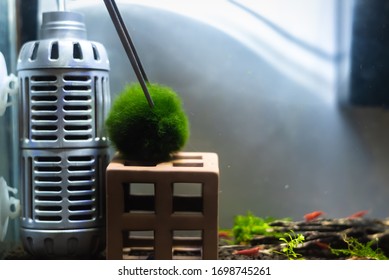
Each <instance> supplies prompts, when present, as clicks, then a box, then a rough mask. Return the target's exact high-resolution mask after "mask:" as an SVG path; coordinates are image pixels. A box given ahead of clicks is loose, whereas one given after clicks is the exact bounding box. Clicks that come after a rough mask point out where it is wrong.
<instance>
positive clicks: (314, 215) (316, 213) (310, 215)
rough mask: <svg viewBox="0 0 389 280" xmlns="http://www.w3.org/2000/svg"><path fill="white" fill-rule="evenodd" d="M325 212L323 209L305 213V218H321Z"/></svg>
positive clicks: (306, 219) (310, 219)
mask: <svg viewBox="0 0 389 280" xmlns="http://www.w3.org/2000/svg"><path fill="white" fill-rule="evenodd" d="M324 214H325V213H324V212H323V211H313V212H311V213H308V214H305V215H304V219H305V221H306V222H310V221H313V220H315V219H317V218H319V217H320V216H321V215H324Z"/></svg>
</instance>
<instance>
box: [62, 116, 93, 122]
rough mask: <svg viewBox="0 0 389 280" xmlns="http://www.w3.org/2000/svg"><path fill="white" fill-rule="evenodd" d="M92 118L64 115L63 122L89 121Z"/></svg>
mask: <svg viewBox="0 0 389 280" xmlns="http://www.w3.org/2000/svg"><path fill="white" fill-rule="evenodd" d="M91 119H92V117H91V116H90V115H66V116H65V117H64V120H65V121H69V122H72V121H90V120H91Z"/></svg>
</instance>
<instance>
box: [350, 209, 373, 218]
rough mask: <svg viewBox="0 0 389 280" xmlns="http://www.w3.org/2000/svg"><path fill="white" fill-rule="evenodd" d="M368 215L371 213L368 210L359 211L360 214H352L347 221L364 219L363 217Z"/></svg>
mask: <svg viewBox="0 0 389 280" xmlns="http://www.w3.org/2000/svg"><path fill="white" fill-rule="evenodd" d="M367 213H369V211H368V210H362V211H358V212H355V213H354V214H351V215H350V216H348V217H347V219H356V218H362V217H363V216H365V215H366V214H367Z"/></svg>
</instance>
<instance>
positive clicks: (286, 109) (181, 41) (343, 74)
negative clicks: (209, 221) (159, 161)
mask: <svg viewBox="0 0 389 280" xmlns="http://www.w3.org/2000/svg"><path fill="white" fill-rule="evenodd" d="M47 2H48V1H41V6H40V9H41V11H45V10H50V9H52V8H55V3H53V7H49V6H48V5H46V3H47ZM361 2H363V1H361ZM369 2H370V1H369ZM117 3H118V6H119V9H120V10H121V12H122V15H123V17H124V21H125V23H126V24H127V27H128V29H129V31H130V34H131V35H132V37H133V40H134V43H135V45H136V47H137V51H138V54H139V56H140V59H141V60H142V63H143V65H144V67H145V71H146V72H147V75H148V77H149V80H150V81H151V82H155V83H160V84H165V85H168V86H170V87H172V88H174V89H175V90H176V91H177V92H178V93H179V94H180V95H181V97H182V98H183V102H184V107H185V109H186V112H187V113H188V115H189V120H190V124H191V136H190V140H189V143H188V144H187V146H186V147H185V150H187V151H201V152H216V153H217V154H218V155H219V160H220V172H221V175H220V176H221V177H220V178H221V179H220V180H221V181H220V207H219V216H220V226H221V227H227V226H230V225H231V224H232V222H233V217H234V216H235V215H237V214H244V213H246V212H247V211H252V212H254V213H255V214H256V215H259V216H273V217H291V218H293V219H302V217H303V215H304V214H305V213H307V212H311V211H314V210H321V211H324V212H325V213H326V215H327V217H329V218H337V217H344V216H348V215H350V214H351V213H354V212H356V211H359V210H368V211H369V215H370V216H371V217H377V218H382V217H386V216H387V215H388V212H389V206H388V203H387V199H388V198H389V187H388V185H389V172H387V170H388V166H389V146H388V145H387V143H388V140H389V135H388V129H387V125H388V117H389V114H388V112H387V110H386V109H384V108H382V107H364V106H355V105H353V104H351V102H348V101H347V98H344V96H347V95H349V94H350V90H353V89H350V80H351V78H352V77H351V73H352V71H351V69H355V67H354V66H355V60H353V56H352V50H353V48H352V46H355V41H353V40H363V38H361V37H360V36H358V35H357V34H356V33H355V32H356V31H355V26H356V24H358V23H360V24H361V25H363V22H360V21H363V20H364V19H363V18H360V17H356V16H355V12H356V6H357V5H356V2H355V1H351V0H350V1H335V0H331V1H328V0H315V1H311V0H298V1H287V0H276V1H250V0H229V1H173V0H163V1H153V0H146V1H144V0H142V1H135V0H133V1H130V0H127V1H117ZM67 8H68V9H69V10H73V11H79V12H82V13H84V14H85V18H86V25H87V30H88V38H90V39H91V40H95V41H98V42H101V43H102V44H103V45H104V46H105V47H106V48H107V50H108V55H109V59H110V67H111V73H110V81H111V83H110V84H111V95H112V98H113V99H114V97H115V96H116V95H117V94H118V93H119V92H120V91H121V90H122V89H123V87H124V86H125V84H127V83H132V82H136V81H137V80H136V77H135V75H134V73H133V70H132V68H131V66H130V63H129V61H128V59H127V56H126V54H125V52H124V50H123V47H122V45H121V43H120V40H119V38H118V36H117V33H116V31H115V29H114V26H113V24H112V22H111V20H110V17H109V15H108V13H107V11H106V9H105V6H104V3H103V1H101V2H96V1H84V0H83V1H68V2H67ZM369 8H370V7H365V9H369ZM370 40H374V38H373V39H370ZM376 43H377V44H379V41H377V42H376ZM345 100H346V101H345Z"/></svg>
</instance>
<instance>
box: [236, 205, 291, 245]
mask: <svg viewBox="0 0 389 280" xmlns="http://www.w3.org/2000/svg"><path fill="white" fill-rule="evenodd" d="M276 220H277V219H275V218H272V217H266V218H261V217H258V216H255V215H254V214H253V213H251V212H250V211H248V212H247V214H246V215H237V216H235V219H234V226H233V228H232V233H233V235H234V239H235V243H237V244H245V243H249V242H250V241H251V240H252V239H253V237H254V236H257V235H266V236H274V237H282V236H283V233H280V232H278V231H276V230H275V229H274V228H273V227H272V226H271V225H270V224H271V223H272V222H274V221H276ZM282 220H285V221H286V220H289V219H288V218H285V219H282Z"/></svg>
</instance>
